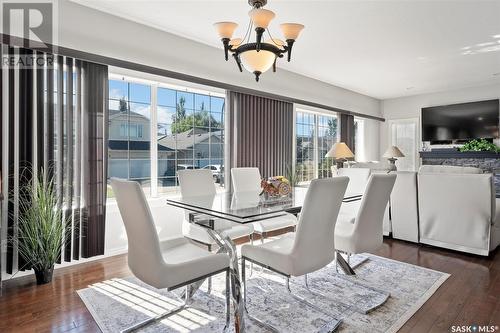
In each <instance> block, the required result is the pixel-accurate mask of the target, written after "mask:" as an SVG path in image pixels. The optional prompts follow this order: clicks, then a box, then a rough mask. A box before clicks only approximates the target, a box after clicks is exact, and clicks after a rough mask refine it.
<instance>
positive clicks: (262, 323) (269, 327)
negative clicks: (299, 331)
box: [241, 257, 280, 333]
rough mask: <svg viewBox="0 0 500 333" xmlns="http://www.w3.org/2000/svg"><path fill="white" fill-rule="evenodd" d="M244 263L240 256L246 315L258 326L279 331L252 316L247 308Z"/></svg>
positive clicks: (277, 332)
mask: <svg viewBox="0 0 500 333" xmlns="http://www.w3.org/2000/svg"><path fill="white" fill-rule="evenodd" d="M245 270H246V263H245V258H244V257H241V283H242V285H243V308H244V309H245V312H246V314H247V316H248V318H250V319H252V320H253V321H255V322H257V323H258V324H259V325H260V326H262V327H265V328H267V330H269V331H271V332H276V333H279V332H280V331H279V330H278V329H277V328H276V327H274V326H272V325H271V324H268V323H266V322H265V321H263V320H261V319H259V318H257V317H254V316H252V315H251V314H250V313H249V312H248V309H247V277H246V272H245Z"/></svg>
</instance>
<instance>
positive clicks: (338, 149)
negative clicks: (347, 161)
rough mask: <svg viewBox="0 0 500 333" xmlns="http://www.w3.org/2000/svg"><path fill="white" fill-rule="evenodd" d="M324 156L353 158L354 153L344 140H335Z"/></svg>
mask: <svg viewBox="0 0 500 333" xmlns="http://www.w3.org/2000/svg"><path fill="white" fill-rule="evenodd" d="M325 157H333V158H335V159H342V158H353V157H354V154H353V153H352V151H351V150H350V149H349V147H347V145H346V144H345V143H344V142H337V143H335V144H334V145H333V146H332V148H330V150H329V151H328V153H326V155H325Z"/></svg>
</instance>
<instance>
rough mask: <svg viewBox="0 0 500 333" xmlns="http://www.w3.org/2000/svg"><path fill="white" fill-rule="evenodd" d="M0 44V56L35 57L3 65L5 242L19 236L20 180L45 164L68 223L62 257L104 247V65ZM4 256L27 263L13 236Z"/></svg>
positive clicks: (10, 263) (14, 263)
mask: <svg viewBox="0 0 500 333" xmlns="http://www.w3.org/2000/svg"><path fill="white" fill-rule="evenodd" d="M0 47H1V53H2V59H4V58H6V57H8V58H10V59H14V60H15V61H14V62H15V63H16V64H20V63H22V62H23V63H25V64H27V63H29V62H28V61H30V60H31V61H32V63H33V65H32V66H23V65H13V66H8V67H7V66H5V65H3V66H2V68H1V75H0V85H1V88H2V94H1V117H0V121H1V124H0V129H1V132H0V142H1V147H2V163H1V166H0V167H1V175H2V193H4V197H5V200H4V201H3V203H2V211H3V212H4V213H3V214H2V221H1V222H2V224H1V226H2V228H1V230H2V241H3V242H5V241H6V240H7V239H12V238H15V237H17V232H18V231H17V217H18V216H19V214H22V212H20V211H19V204H18V200H19V195H22V193H21V194H20V193H19V187H20V186H19V185H20V183H19V182H20V181H27V180H29V179H28V178H23V177H37V176H38V175H39V173H40V172H41V171H42V170H45V172H46V174H47V176H48V177H50V178H52V179H53V181H54V182H55V186H56V191H57V194H58V195H59V198H60V201H59V202H58V205H59V208H60V209H62V210H63V213H64V216H65V217H67V218H68V221H70V222H69V223H71V235H70V236H69V237H67V238H66V239H64V248H63V251H62V253H61V259H60V260H61V261H71V260H77V259H79V258H81V257H84V258H87V257H91V256H95V255H100V254H104V227H105V224H104V218H105V202H106V165H107V161H106V158H107V128H108V126H107V122H108V120H107V100H108V96H107V95H108V68H107V66H104V65H99V64H95V63H90V62H86V61H81V60H78V59H73V58H70V57H64V56H59V55H53V54H49V53H42V52H38V51H33V50H29V49H24V48H17V47H11V46H8V45H1V46H0ZM33 60H34V61H33ZM20 177H21V178H20ZM2 259H3V260H2V262H4V263H5V271H6V273H9V274H11V273H12V272H13V271H15V270H16V269H19V270H23V269H26V268H29V267H27V266H26V263H25V262H24V261H23V260H22V258H21V257H20V256H19V255H18V252H17V249H16V248H15V242H7V251H6V253H5V254H3V256H2Z"/></svg>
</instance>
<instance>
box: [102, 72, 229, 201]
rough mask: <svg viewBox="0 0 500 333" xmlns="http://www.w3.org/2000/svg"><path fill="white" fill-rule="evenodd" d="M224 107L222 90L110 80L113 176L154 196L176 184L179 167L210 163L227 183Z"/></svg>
mask: <svg viewBox="0 0 500 333" xmlns="http://www.w3.org/2000/svg"><path fill="white" fill-rule="evenodd" d="M224 107H225V99H224V97H223V95H221V94H216V93H213V94H212V93H208V92H207V93H205V92H203V93H200V92H194V91H188V89H183V88H177V89H174V88H170V87H166V86H163V84H160V83H156V82H150V83H143V82H139V83H138V82H134V81H133V80H130V81H126V80H110V81H109V159H108V160H109V163H108V164H109V167H108V176H109V177H119V178H125V179H132V180H136V181H138V182H140V183H141V185H142V187H143V188H144V190H145V192H146V193H147V194H151V195H153V196H155V195H157V194H158V193H163V192H166V191H169V190H172V189H175V186H177V185H178V179H177V171H178V170H185V169H199V168H204V167H207V168H209V169H210V170H211V171H212V174H213V177H214V181H215V182H216V183H217V184H218V185H220V186H223V184H224V174H223V173H224ZM152 142H156V144H154V145H152ZM109 193H110V196H112V193H111V192H109Z"/></svg>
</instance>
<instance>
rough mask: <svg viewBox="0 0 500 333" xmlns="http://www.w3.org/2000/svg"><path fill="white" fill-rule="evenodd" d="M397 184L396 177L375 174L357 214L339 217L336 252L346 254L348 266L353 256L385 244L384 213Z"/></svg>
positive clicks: (335, 239) (336, 232) (371, 178)
mask: <svg viewBox="0 0 500 333" xmlns="http://www.w3.org/2000/svg"><path fill="white" fill-rule="evenodd" d="M395 181H396V175H395V174H372V175H371V176H370V179H369V180H368V184H367V186H366V190H365V193H364V195H363V197H362V199H361V202H360V205H359V211H358V213H357V215H355V216H349V215H339V217H338V220H337V225H336V227H335V237H334V243H335V249H336V250H337V251H340V252H343V253H346V254H347V256H348V262H347V263H348V264H349V257H350V255H351V254H356V253H363V252H368V251H374V250H376V249H378V248H379V247H380V246H381V245H382V242H383V221H384V212H385V210H386V207H387V204H388V202H389V197H390V194H391V191H392V188H393V186H394V182H395ZM338 255H340V254H338ZM349 268H351V267H347V269H349ZM351 270H352V268H351Z"/></svg>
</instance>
